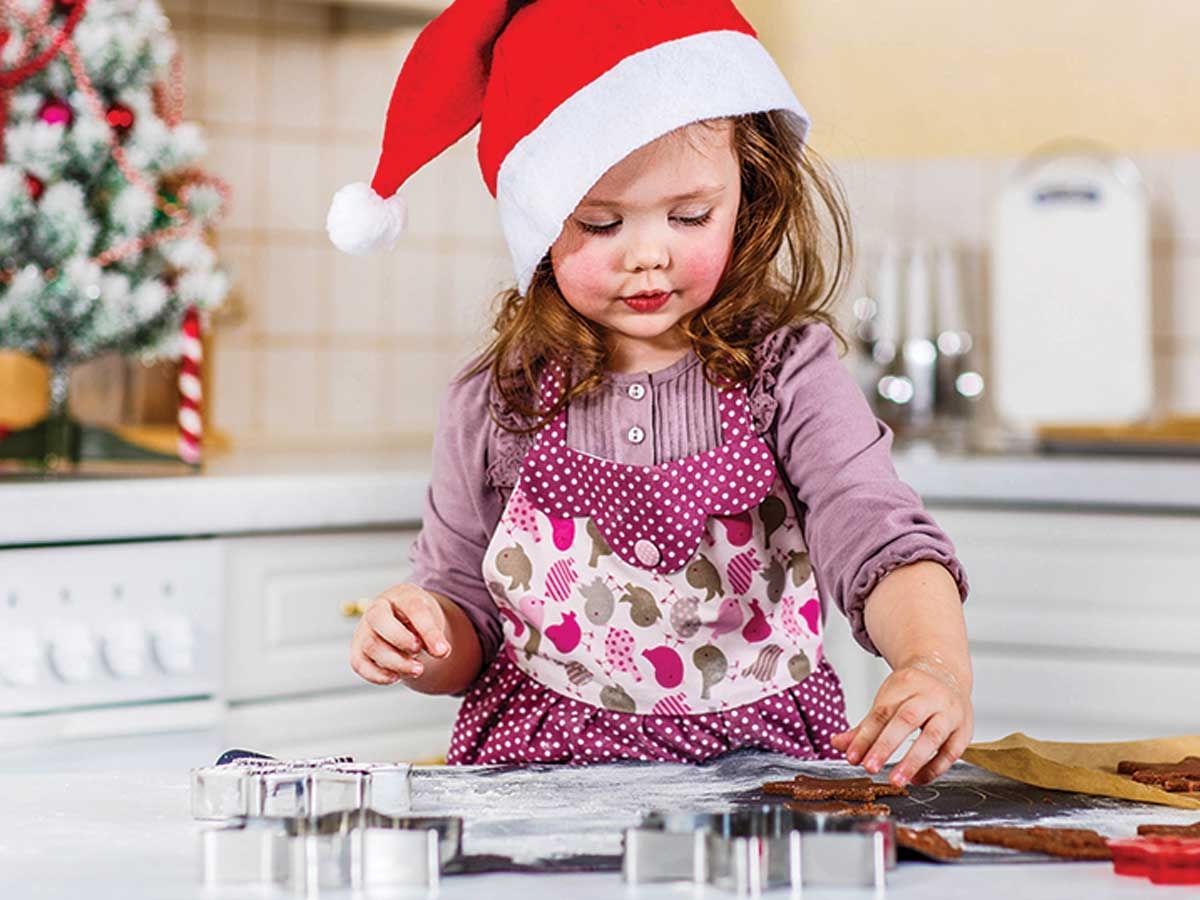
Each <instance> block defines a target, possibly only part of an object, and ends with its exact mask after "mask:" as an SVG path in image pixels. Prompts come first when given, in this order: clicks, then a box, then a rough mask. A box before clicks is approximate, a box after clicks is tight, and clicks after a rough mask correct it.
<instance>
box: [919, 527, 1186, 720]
mask: <svg viewBox="0 0 1200 900" xmlns="http://www.w3.org/2000/svg"><path fill="white" fill-rule="evenodd" d="M932 511H933V513H934V516H935V517H936V518H937V520H938V523H939V524H940V525H941V526H942V527H943V528H944V529H945V530H946V532H947V533H948V534H949V535H950V536H951V538H952V539H953V540H954V542H955V544H956V546H957V548H958V552H959V557H960V558H961V560H962V562H963V565H964V566H965V567H966V569H967V575H968V578H969V579H970V581H971V596H970V599H969V600H968V602H967V605H966V616H967V627H968V631H969V635H970V640H971V647H972V654H973V657H974V660H975V683H976V689H975V703H976V717H977V725H976V736H977V738H978V739H980V740H990V739H993V738H997V737H1001V736H1003V735H1004V734H1007V733H1009V732H1011V731H1016V730H1022V731H1027V732H1028V733H1029V734H1031V735H1032V736H1034V737H1040V738H1047V739H1061V740H1076V739H1088V740H1102V739H1109V740H1124V739H1135V738H1141V737H1154V736H1161V735H1170V734H1182V733H1191V732H1193V731H1195V719H1194V715H1193V714H1192V712H1191V711H1190V710H1189V703H1187V702H1184V703H1181V702H1179V701H1180V698H1182V697H1190V696H1193V695H1194V693H1195V689H1196V688H1197V687H1200V641H1197V636H1198V635H1200V588H1198V587H1197V573H1196V563H1197V561H1198V560H1200V552H1198V551H1200V519H1197V518H1183V517H1169V516H1147V515H1132V514H1131V515H1121V514H1108V513H1084V512H1045V511H1032V510H1021V511H1010V510H980V509H954V508H934V509H933V510H932Z"/></svg>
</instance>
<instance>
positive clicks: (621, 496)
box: [483, 366, 821, 716]
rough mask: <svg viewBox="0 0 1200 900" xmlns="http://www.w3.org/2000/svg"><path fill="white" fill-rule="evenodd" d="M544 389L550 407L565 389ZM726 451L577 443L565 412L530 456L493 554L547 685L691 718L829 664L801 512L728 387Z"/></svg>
mask: <svg viewBox="0 0 1200 900" xmlns="http://www.w3.org/2000/svg"><path fill="white" fill-rule="evenodd" d="M564 383H565V382H564V378H563V372H562V370H561V368H558V367H554V366H551V367H549V368H548V369H547V372H546V376H545V377H544V378H543V381H542V399H543V402H551V403H552V402H553V401H554V400H555V399H556V398H557V396H558V395H559V392H561V391H562V390H563V386H564ZM718 390H719V405H720V416H721V427H722V439H723V443H721V444H720V445H719V446H717V447H714V448H713V449H711V450H708V451H705V452H704V453H700V454H696V455H694V456H689V457H685V458H683V459H678V460H672V461H670V462H666V463H663V464H661V465H656V466H635V465H627V464H623V463H618V462H614V461H611V460H605V459H600V458H598V457H594V456H589V455H588V454H585V453H581V452H579V451H577V450H574V449H572V448H570V447H568V446H567V442H566V436H567V411H566V410H565V409H564V410H563V411H562V412H561V413H560V414H559V415H558V416H557V417H556V418H555V419H554V420H553V421H552V422H550V423H549V424H548V425H547V426H546V427H545V428H544V429H543V430H542V431H541V433H540V434H539V436H538V439H537V440H536V441H535V443H534V445H533V446H532V447H531V449H530V450H529V452H528V453H527V454H526V456H525V459H524V461H523V463H522V467H521V472H520V475H519V477H518V480H517V483H516V485H515V486H514V488H513V492H512V494H511V496H510V497H509V500H508V503H507V505H506V506H505V508H504V512H503V514H502V515H501V518H500V523H499V525H498V526H497V528H496V531H495V533H494V534H493V536H492V540H491V543H490V544H489V546H488V549H487V552H486V554H485V556H484V563H483V574H484V578H485V579H486V581H487V584H488V588H489V590H490V591H491V594H492V596H493V598H494V599H495V601H496V604H497V606H498V607H499V608H500V612H501V614H502V617H503V621H504V637H505V647H504V650H503V652H504V653H506V654H507V655H508V657H509V658H510V659H511V660H512V662H513V663H515V664H516V665H517V666H518V667H519V668H520V669H521V670H522V671H523V672H525V673H526V674H527V675H529V676H530V677H531V678H534V679H536V680H537V681H538V682H540V683H542V684H544V685H546V686H547V687H549V688H551V689H552V690H554V691H556V692H558V693H560V694H563V695H566V696H569V697H574V698H576V699H579V700H582V701H584V702H587V703H590V704H592V705H594V706H601V707H604V708H607V709H611V710H616V711H618V712H625V713H638V714H653V715H658V716H662V715H675V716H677V715H688V714H702V713H709V712H715V711H718V710H725V709H731V708H734V707H738V706H743V705H745V704H748V703H753V702H755V701H757V700H761V699H762V698H763V697H765V696H769V695H771V694H775V693H779V692H781V691H785V690H787V689H788V688H791V687H793V686H794V685H795V684H796V683H797V682H799V681H802V680H803V679H804V678H806V677H807V676H808V674H809V673H810V672H811V671H813V669H815V668H816V666H817V664H818V663H819V662H820V659H821V612H820V610H821V604H820V600H819V598H818V596H817V589H816V582H815V580H814V579H813V575H812V567H811V566H810V565H809V561H808V552H807V550H806V548H805V544H804V540H803V536H802V534H801V529H800V526H799V523H798V519H797V516H796V514H795V509H794V508H793V505H792V502H791V499H790V496H789V494H788V492H787V490H786V487H785V485H784V484H783V482H782V480H781V479H780V477H779V475H778V472H777V471H776V467H775V458H774V456H773V455H772V453H771V450H770V448H769V447H767V445H766V444H765V442H764V441H763V440H762V439H761V438H760V437H759V436H758V435H757V434H756V433H755V431H754V429H753V427H752V425H751V420H750V411H749V404H748V402H747V398H746V391H745V389H744V388H743V387H741V386H733V387H728V388H719V389H718Z"/></svg>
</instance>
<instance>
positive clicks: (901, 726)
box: [862, 694, 934, 775]
mask: <svg viewBox="0 0 1200 900" xmlns="http://www.w3.org/2000/svg"><path fill="white" fill-rule="evenodd" d="M933 713H934V704H933V703H932V702H931V700H930V698H928V697H925V696H922V695H920V694H918V695H917V696H915V697H910V698H908V699H907V700H905V701H904V702H903V703H901V704H900V705H899V706H898V707H896V710H895V712H894V713H892V715H891V717H890V718H889V719H888V722H887V724H886V725H884V727H883V728H882V729H880V731H879V734H878V736H877V737H876V738H875V741H874V742H873V743H872V744H871V746H870V747H869V748H868V749H867V750H866V752H865V753H864V754H863V762H862V766H863V768H864V769H866V770H867V771H868V772H870V773H871V774H872V775H874V774H876V773H877V772H879V771H880V770H881V769H882V768H883V766H884V763H886V762H887V761H888V758H889V757H890V756H891V755H892V753H893V752H894V751H895V749H896V748H897V747H899V746H900V744H902V743H903V742H904V739H905V738H907V737H908V736H909V735H910V734H912V733H913V732H914V731H916V730H917V729H918V728H921V727H923V726H924V725H925V723H926V722H927V721H928V720H929V718H930V716H932V715H933ZM867 718H868V719H871V718H875V719H878V716H874V711H872V716H868V717H867Z"/></svg>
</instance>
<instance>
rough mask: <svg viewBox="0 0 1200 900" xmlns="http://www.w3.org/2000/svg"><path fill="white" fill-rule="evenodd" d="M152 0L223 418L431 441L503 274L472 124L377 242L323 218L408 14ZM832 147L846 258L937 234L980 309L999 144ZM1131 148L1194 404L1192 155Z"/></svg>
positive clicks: (1198, 268)
mask: <svg viewBox="0 0 1200 900" xmlns="http://www.w3.org/2000/svg"><path fill="white" fill-rule="evenodd" d="M166 9H167V12H168V15H169V16H170V17H171V19H172V22H173V26H174V30H175V33H176V35H177V36H178V38H179V40H180V42H181V47H182V48H183V53H184V70H185V77H186V80H187V85H188V90H189V94H188V106H187V111H186V115H187V117H188V118H190V119H194V120H196V121H198V122H199V123H200V124H202V125H203V126H204V127H205V129H206V133H207V135H208V141H209V154H208V157H207V160H206V165H207V167H208V168H210V169H211V170H212V171H213V172H215V173H217V174H219V175H220V176H221V177H223V178H225V179H226V180H227V181H229V182H230V183H231V185H232V187H233V191H234V200H233V207H232V210H231V214H230V216H229V218H228V219H227V220H226V221H225V223H224V224H223V225H222V226H221V228H220V231H219V250H220V254H221V257H222V259H223V260H224V261H225V262H226V264H227V265H229V266H231V267H232V268H233V269H234V274H235V281H236V285H237V289H238V292H239V294H240V297H241V301H242V303H241V304H240V307H239V311H238V314H237V315H236V316H233V317H227V318H226V320H225V321H223V322H221V323H220V324H219V327H218V331H217V335H216V349H215V354H214V357H215V358H214V360H213V366H214V377H215V385H214V397H213V398H212V403H213V409H214V416H215V421H216V423H217V425H218V427H220V428H221V429H222V430H224V431H225V432H227V433H228V434H229V435H230V437H231V438H232V439H233V440H234V443H235V446H238V447H242V448H250V449H253V448H259V447H275V446H290V445H319V446H346V447H362V446H368V445H375V446H386V445H392V444H399V443H407V442H410V441H426V440H428V436H429V434H430V433H431V431H432V428H433V424H434V421H435V416H436V413H437V404H438V400H439V398H440V396H441V394H442V390H443V386H444V384H445V382H446V381H447V379H448V378H449V377H450V376H451V374H452V373H453V372H454V371H455V369H456V368H457V367H458V366H459V365H460V364H461V362H462V361H463V360H464V359H465V358H466V357H467V356H468V355H469V353H470V352H471V350H472V349H473V348H475V347H478V346H479V344H480V341H481V340H482V338H483V336H484V335H485V333H486V329H487V318H488V313H489V311H490V309H491V307H492V302H491V301H492V300H493V298H494V296H495V294H496V293H497V291H499V290H500V289H501V288H503V287H505V286H506V285H507V283H508V282H509V281H510V280H511V266H510V263H509V259H508V253H507V249H506V248H505V245H504V241H503V238H502V236H501V231H500V227H499V221H498V217H497V214H496V209H495V204H494V202H493V200H492V199H491V197H490V196H489V195H488V193H487V191H486V189H485V188H484V186H483V182H482V179H481V178H480V176H479V171H478V167H477V164H476V161H475V144H474V136H473V135H470V136H468V137H467V138H466V139H464V140H463V141H461V142H460V143H459V144H458V145H456V146H455V147H453V148H452V149H451V150H450V151H448V152H447V153H445V154H443V155H442V156H441V157H440V158H439V159H437V160H435V161H434V162H433V163H432V164H430V165H429V166H428V167H426V169H424V170H423V171H421V172H420V173H418V174H417V175H416V176H415V177H414V178H413V179H411V180H410V182H409V183H408V185H406V187H405V195H406V198H407V201H408V204H409V228H408V231H407V232H406V234H405V236H404V237H403V238H402V239H401V242H400V243H399V245H398V246H397V247H396V249H394V250H393V251H391V252H390V253H384V254H380V255H377V256H372V257H366V258H361V257H346V256H343V255H341V254H339V253H338V252H337V251H335V250H334V249H333V248H332V247H331V246H330V245H329V243H328V241H327V239H326V238H325V234H324V217H325V210H326V207H327V204H328V201H329V198H330V196H331V195H332V192H333V191H334V190H335V189H336V188H337V187H338V186H340V185H341V184H344V183H347V182H349V181H357V180H363V181H369V180H370V177H371V175H372V172H373V169H374V165H375V161H376V158H377V154H378V146H379V136H380V134H381V131H382V127H383V120H384V112H385V110H386V106H387V101H388V97H389V96H390V93H391V89H392V85H393V82H394V78H395V75H396V73H397V71H398V70H399V67H400V65H401V63H402V61H403V58H404V54H405V52H406V51H407V48H408V47H409V46H410V44H411V41H412V39H413V37H414V36H415V34H416V27H417V26H415V25H411V24H403V23H402V22H401V21H400V20H398V19H394V20H391V21H390V23H389V20H388V19H387V18H386V17H385V16H382V15H372V16H371V17H369V19H366V18H364V16H363V14H353V13H351V14H347V13H343V12H339V11H337V10H334V9H332V8H329V7H324V6H320V5H314V4H308V3H299V2H288V0H261V2H253V0H251V2H247V0H167V2H166ZM818 149H819V147H818ZM831 162H832V163H833V165H834V166H835V168H836V169H837V171H838V172H839V174H840V175H841V176H842V178H843V181H844V183H845V185H846V188H847V191H848V192H849V196H850V200H851V204H852V207H853V212H854V218H855V226H856V229H857V233H856V237H857V239H858V243H859V248H860V251H861V258H862V259H864V260H869V259H870V257H871V254H872V252H873V250H874V249H877V248H878V246H879V245H880V243H881V241H882V240H883V239H885V238H886V237H888V236H896V237H899V238H901V239H903V240H912V239H914V238H924V239H928V240H932V241H945V242H951V243H953V244H955V245H956V246H957V247H959V248H960V249H961V250H962V252H963V253H964V255H966V256H967V257H968V258H969V261H970V263H971V264H970V266H969V268H968V284H967V291H968V294H969V296H970V297H971V298H972V299H973V300H974V301H975V304H976V308H977V309H978V310H979V312H980V315H981V316H982V314H983V312H984V310H985V309H986V306H985V304H986V293H987V288H986V285H987V266H986V243H987V233H988V220H989V207H990V202H991V198H992V197H993V196H994V195H995V193H996V191H997V190H998V188H999V187H1000V185H1001V184H1002V183H1003V181H1004V179H1005V177H1006V176H1007V174H1008V173H1009V172H1010V171H1011V168H1012V165H1013V161H1012V160H1008V159H999V160H998V159H949V160H937V159H922V160H916V161H909V160H836V159H834V160H832V161H831ZM1137 162H1138V163H1139V165H1140V166H1141V167H1142V170H1143V173H1144V175H1145V177H1146V179H1147V184H1148V185H1149V188H1150V191H1151V194H1152V197H1153V203H1154V223H1155V235H1154V270H1153V271H1154V290H1155V320H1154V329H1155V354H1156V366H1157V376H1156V377H1157V383H1158V386H1159V389H1160V396H1161V397H1162V399H1163V403H1162V406H1163V408H1164V409H1169V410H1172V411H1175V412H1179V413H1192V414H1200V153H1197V154H1194V155H1187V156H1177V157H1154V158H1149V159H1138V160H1137ZM860 283H861V278H856V279H855V280H854V284H860ZM853 291H854V287H853V286H852V287H851V293H853ZM979 331H980V337H981V342H982V345H983V346H984V347H985V348H986V344H987V340H986V334H985V333H984V331H983V329H982V328H980V329H979Z"/></svg>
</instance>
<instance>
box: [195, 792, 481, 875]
mask: <svg viewBox="0 0 1200 900" xmlns="http://www.w3.org/2000/svg"><path fill="white" fill-rule="evenodd" d="M461 852H462V819H458V818H447V817H427V818H404V817H396V816H388V815H384V814H382V813H378V812H375V811H374V810H355V811H346V812H335V813H327V814H325V815H321V816H315V817H307V816H299V817H288V818H280V819H251V820H246V821H243V822H238V823H234V824H230V825H226V826H223V827H219V828H212V829H208V830H206V831H203V832H202V833H201V835H200V859H201V879H202V881H203V883H204V884H205V885H208V886H223V885H232V884H240V885H246V884H256V885H259V886H270V885H290V886H291V888H292V890H293V891H294V892H296V893H301V894H311V893H315V892H318V891H319V890H320V889H322V888H327V889H334V888H346V887H350V888H358V889H362V888H373V887H380V886H384V885H410V886H413V885H415V886H422V887H426V888H429V889H434V888H436V887H437V886H438V883H439V882H440V880H441V873H442V869H443V868H444V867H445V866H446V864H447V863H449V862H450V861H451V860H453V859H455V858H457V857H458V856H459V855H460V854H461Z"/></svg>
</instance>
